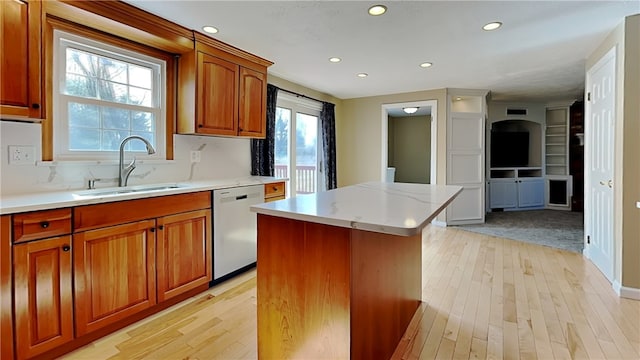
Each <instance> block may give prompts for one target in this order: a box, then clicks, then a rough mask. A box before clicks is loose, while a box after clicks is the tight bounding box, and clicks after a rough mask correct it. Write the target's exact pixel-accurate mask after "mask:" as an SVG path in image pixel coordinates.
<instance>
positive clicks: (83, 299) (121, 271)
mask: <svg viewBox="0 0 640 360" xmlns="http://www.w3.org/2000/svg"><path fill="white" fill-rule="evenodd" d="M155 228H156V223H155V220H143V221H138V222H134V223H130V224H125V225H118V226H111V227H107V228H102V229H97V230H90V231H85V232H80V233H76V234H74V235H73V248H74V251H73V268H74V281H75V282H74V283H75V307H74V309H75V324H76V336H82V335H85V334H87V333H90V332H92V331H95V330H97V329H100V328H103V327H105V326H107V325H109V324H113V323H115V322H118V321H120V320H123V319H125V318H127V317H129V316H130V315H132V314H135V313H138V312H140V311H142V310H145V309H148V308H150V307H151V306H153V305H155V304H156V267H155V266H156V261H155V234H154V232H155Z"/></svg>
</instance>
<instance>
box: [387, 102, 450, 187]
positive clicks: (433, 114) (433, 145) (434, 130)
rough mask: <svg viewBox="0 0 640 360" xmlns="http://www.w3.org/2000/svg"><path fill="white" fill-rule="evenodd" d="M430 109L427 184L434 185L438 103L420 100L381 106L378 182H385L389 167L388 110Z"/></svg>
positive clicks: (435, 177) (436, 158)
mask: <svg viewBox="0 0 640 360" xmlns="http://www.w3.org/2000/svg"><path fill="white" fill-rule="evenodd" d="M427 106H428V107H430V108H431V115H430V116H431V156H430V157H431V168H430V169H429V170H430V176H429V183H431V184H432V185H435V184H436V181H437V170H438V154H437V152H438V101H437V100H420V101H408V102H401V103H391V104H382V111H381V113H382V116H381V131H380V132H381V139H380V143H381V145H382V146H380V147H381V149H382V151H381V154H380V156H381V158H380V181H382V182H385V181H386V178H387V167H388V166H389V162H388V160H389V147H388V141H389V109H397V108H403V107H427Z"/></svg>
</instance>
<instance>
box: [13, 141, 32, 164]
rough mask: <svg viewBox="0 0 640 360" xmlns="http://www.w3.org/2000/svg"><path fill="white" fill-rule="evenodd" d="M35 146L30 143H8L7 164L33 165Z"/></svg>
mask: <svg viewBox="0 0 640 360" xmlns="http://www.w3.org/2000/svg"><path fill="white" fill-rule="evenodd" d="M35 163H36V148H35V146H32V145H9V164H11V165H35Z"/></svg>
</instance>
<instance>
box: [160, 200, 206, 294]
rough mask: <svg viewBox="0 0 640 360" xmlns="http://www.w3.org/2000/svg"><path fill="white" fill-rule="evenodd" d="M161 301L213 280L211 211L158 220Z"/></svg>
mask: <svg viewBox="0 0 640 360" xmlns="http://www.w3.org/2000/svg"><path fill="white" fill-rule="evenodd" d="M157 224H158V233H157V239H158V240H157V249H156V251H157V265H156V267H157V271H158V284H157V289H158V302H159V303H160V302H162V301H164V300H166V299H170V298H172V297H174V296H176V295H179V294H182V293H184V292H186V291H188V290H191V289H193V288H196V287H198V286H200V285H204V284H207V283H209V281H211V210H200V211H194V212H189V213H184V214H178V215H172V216H166V217H163V218H160V219H158V220H157Z"/></svg>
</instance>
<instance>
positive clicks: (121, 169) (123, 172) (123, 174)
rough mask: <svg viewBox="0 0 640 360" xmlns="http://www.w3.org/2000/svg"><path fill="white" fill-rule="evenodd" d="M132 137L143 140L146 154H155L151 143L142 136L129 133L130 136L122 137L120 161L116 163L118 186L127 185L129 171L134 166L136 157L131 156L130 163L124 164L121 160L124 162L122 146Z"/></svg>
mask: <svg viewBox="0 0 640 360" xmlns="http://www.w3.org/2000/svg"><path fill="white" fill-rule="evenodd" d="M133 139H138V140H141V141H142V142H144V144H145V146H146V147H147V154H149V155H151V154H155V153H156V150H155V149H154V148H153V145H151V143H150V142H149V141H148V140H147V139H145V138H143V137H142V136H138V135H131V136H127V137H126V138H124V139H123V140H122V142H121V143H120V163H119V165H118V186H127V180H129V175H130V174H131V172H132V171H133V169H135V168H136V157H135V156H134V157H133V160H132V161H131V163H130V164H129V165H127V166H124V164H123V162H124V146H125V145H126V143H127V142H128V141H129V140H133Z"/></svg>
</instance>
